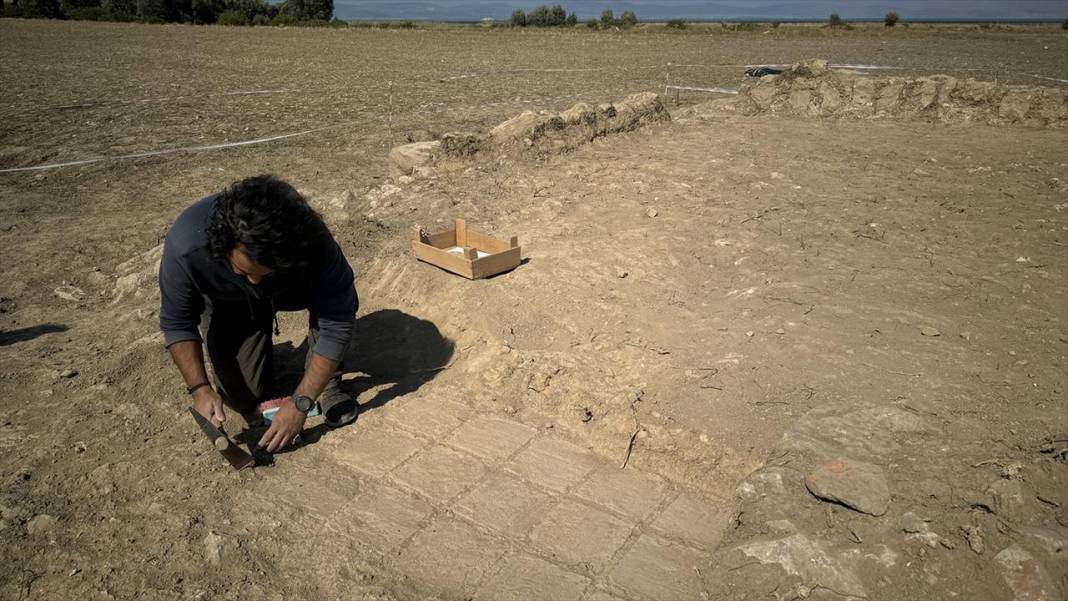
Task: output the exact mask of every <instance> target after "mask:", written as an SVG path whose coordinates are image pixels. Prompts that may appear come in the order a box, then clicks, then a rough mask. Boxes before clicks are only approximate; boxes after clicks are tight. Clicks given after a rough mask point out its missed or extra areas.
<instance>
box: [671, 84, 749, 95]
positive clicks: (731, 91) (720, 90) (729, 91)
mask: <svg viewBox="0 0 1068 601" xmlns="http://www.w3.org/2000/svg"><path fill="white" fill-rule="evenodd" d="M664 90H665V91H666V90H688V91H692V92H711V93H713V94H737V93H738V90H735V89H734V88H695V87H691V86H664Z"/></svg>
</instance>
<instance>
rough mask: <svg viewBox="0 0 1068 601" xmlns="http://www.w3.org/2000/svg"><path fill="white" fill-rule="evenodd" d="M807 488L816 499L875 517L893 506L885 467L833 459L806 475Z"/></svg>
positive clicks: (844, 459)
mask: <svg viewBox="0 0 1068 601" xmlns="http://www.w3.org/2000/svg"><path fill="white" fill-rule="evenodd" d="M805 487H806V488H808V490H809V492H811V493H812V494H813V495H815V496H816V497H817V498H820V499H823V500H825V501H832V502H835V503H841V504H842V505H845V506H846V507H849V508H850V509H855V510H857V511H859V512H862V513H867V514H870V515H874V516H880V515H883V514H884V513H886V509H887V508H888V507H889V506H890V489H889V487H888V486H887V484H886V475H885V474H884V473H883V468H881V467H879V466H877V465H873V464H871V463H864V462H862V461H853V460H851V459H846V458H837V459H834V460H832V461H830V462H828V463H825V464H823V465H821V466H820V467H818V468H816V470H815V471H813V472H811V473H809V474H808V475H806V476H805Z"/></svg>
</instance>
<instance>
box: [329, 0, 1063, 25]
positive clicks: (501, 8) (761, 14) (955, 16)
mask: <svg viewBox="0 0 1068 601" xmlns="http://www.w3.org/2000/svg"><path fill="white" fill-rule="evenodd" d="M554 3H555V2H553V1H551V0H550V1H543V2H539V1H537V0H533V1H532V0H516V1H508V0H335V3H334V14H335V16H337V17H338V18H340V19H350V20H367V21H387V20H405V19H410V20H413V21H479V20H481V19H483V18H485V17H490V18H493V19H496V20H499V21H506V20H508V19H509V17H510V16H511V14H512V11H513V10H514V9H516V8H522V9H524V10H530V9H531V8H534V7H535V6H537V5H539V4H554ZM559 4H561V5H562V6H563V7H564V8H565V9H567V10H568V11H575V12H576V13H578V16H579V18H580V19H583V20H585V19H588V18H589V17H596V16H599V15H600V14H601V11H602V10H604V9H605V8H611V9H612V10H613V11H614V12H615V13H616V14H617V15H618V14H620V13H622V12H623V11H625V10H632V11H634V12H635V13H636V14H637V15H638V18H639V19H640V20H642V21H667V20H670V19H690V20H708V21H715V20H730V21H749V20H755V21H807V20H823V19H826V18H827V17H828V15H830V14H831V13H832V12H837V13H838V14H840V15H841V16H842V18H843V19H846V20H881V19H882V18H883V15H885V14H886V13H887V12H888V11H891V10H893V11H896V12H897V13H899V14H900V15H901V17H902V19H905V20H913V21H920V20H927V21H943V20H950V21H961V20H963V21H994V20H1002V21H1021V20H1032V21H1060V20H1063V19H1065V18H1068V1H1065V0H1017V1H1016V2H1004V1H1003V0H972V1H970V2H965V1H963V0H896V1H890V0H849V1H846V2H844V1H842V0H805V1H804V2H799V1H796V0H793V1H791V0H723V1H717V0H705V1H701V0H601V1H598V0H571V1H570V2H567V1H563V0H561V1H559Z"/></svg>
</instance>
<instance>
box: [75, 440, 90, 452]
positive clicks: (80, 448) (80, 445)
mask: <svg viewBox="0 0 1068 601" xmlns="http://www.w3.org/2000/svg"><path fill="white" fill-rule="evenodd" d="M88 449H89V447H88V446H86V444H85V443H84V442H82V441H80V440H79V441H78V442H76V443H74V452H75V453H79V454H80V453H84V452H86V451H87V450H88Z"/></svg>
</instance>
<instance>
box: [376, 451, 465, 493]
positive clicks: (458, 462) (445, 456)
mask: <svg viewBox="0 0 1068 601" xmlns="http://www.w3.org/2000/svg"><path fill="white" fill-rule="evenodd" d="M485 471H486V466H485V465H483V463H482V462H481V461H480V460H479V459H477V458H475V457H472V456H471V455H468V454H466V453H461V452H460V451H454V450H452V449H450V448H448V447H445V446H441V445H438V446H433V447H430V448H429V449H426V450H425V451H422V452H421V453H419V454H418V455H416V456H415V457H413V458H412V459H411V460H410V461H408V462H407V463H405V464H404V465H402V466H400V467H399V468H397V469H396V470H394V471H393V474H392V476H393V478H394V480H396V481H397V482H398V483H400V484H402V485H404V486H407V487H409V488H412V489H415V490H416V491H418V492H419V493H420V494H422V495H424V496H426V497H427V498H429V499H430V500H432V501H434V502H435V503H445V502H446V501H448V500H449V499H452V498H453V497H455V496H457V495H459V494H460V493H461V492H463V491H464V490H466V489H467V488H470V487H471V486H473V485H474V484H475V482H477V481H478V480H479V479H480V478H481V476H482V474H483V472H485Z"/></svg>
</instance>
